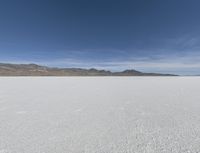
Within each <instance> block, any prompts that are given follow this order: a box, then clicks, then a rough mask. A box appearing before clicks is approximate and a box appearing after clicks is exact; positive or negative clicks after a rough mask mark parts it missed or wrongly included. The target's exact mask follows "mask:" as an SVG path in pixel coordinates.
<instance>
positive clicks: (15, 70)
mask: <svg viewBox="0 0 200 153" xmlns="http://www.w3.org/2000/svg"><path fill="white" fill-rule="evenodd" d="M0 76H177V75H174V74H161V73H144V72H140V71H137V70H134V69H128V70H124V71H120V72H111V71H108V70H98V69H95V68H91V69H83V68H57V67H47V66H41V65H37V64H33V63H31V64H10V63H0Z"/></svg>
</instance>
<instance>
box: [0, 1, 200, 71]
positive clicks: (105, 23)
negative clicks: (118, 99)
mask: <svg viewBox="0 0 200 153" xmlns="http://www.w3.org/2000/svg"><path fill="white" fill-rule="evenodd" d="M199 7H200V1H199V0H165V1H164V0H0V62H9V63H37V64H42V65H47V66H56V67H82V68H91V67H94V68H99V69H108V70H112V71H118V70H124V69H136V70H141V71H145V72H162V73H175V74H200V9H199Z"/></svg>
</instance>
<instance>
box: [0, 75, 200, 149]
mask: <svg viewBox="0 0 200 153" xmlns="http://www.w3.org/2000/svg"><path fill="white" fill-rule="evenodd" d="M199 152H200V77H18V78H17V77H2V78H0V153H199Z"/></svg>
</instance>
